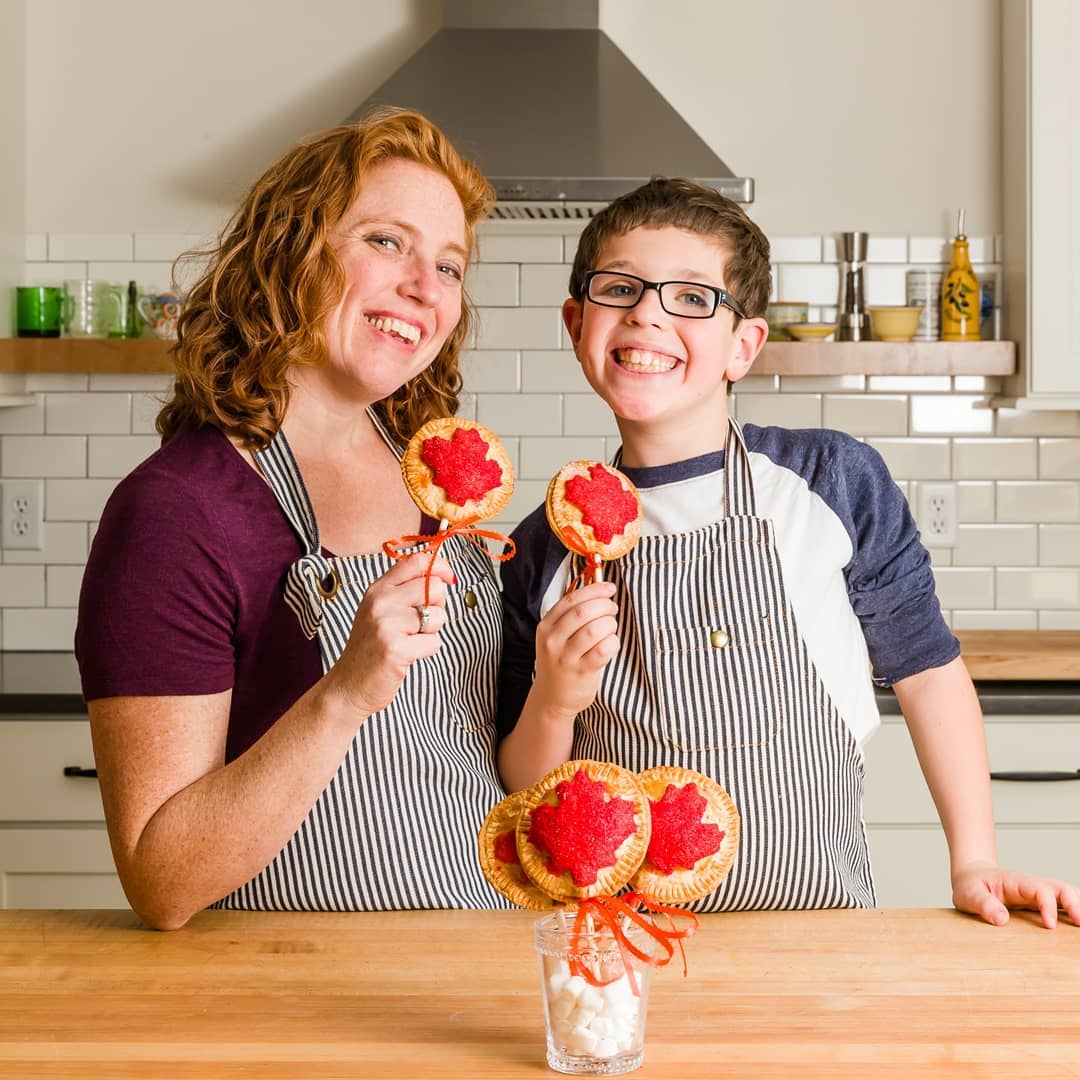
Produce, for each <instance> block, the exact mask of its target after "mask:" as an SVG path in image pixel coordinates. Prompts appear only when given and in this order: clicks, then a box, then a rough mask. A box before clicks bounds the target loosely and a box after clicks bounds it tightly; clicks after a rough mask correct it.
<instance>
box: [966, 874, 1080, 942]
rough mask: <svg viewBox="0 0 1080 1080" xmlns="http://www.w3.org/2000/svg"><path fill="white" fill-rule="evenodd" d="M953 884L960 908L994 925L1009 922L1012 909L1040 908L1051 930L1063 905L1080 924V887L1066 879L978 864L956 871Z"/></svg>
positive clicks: (1038, 909)
mask: <svg viewBox="0 0 1080 1080" xmlns="http://www.w3.org/2000/svg"><path fill="white" fill-rule="evenodd" d="M952 886H953V906H954V907H956V909H957V910H958V911H967V912H970V913H971V914H972V915H978V916H980V917H981V918H982V919H984V920H985V921H986V922H988V923H992V924H993V925H994V926H1004V925H1005V924H1006V923H1007V922H1008V921H1009V908H1026V909H1028V910H1030V911H1038V912H1039V913H1040V914H1041V915H1042V921H1043V925H1044V926H1046V927H1048V928H1050V929H1053V928H1054V927H1055V926H1057V921H1058V909H1059V908H1060V909H1061V910H1063V911H1064V912H1065V914H1066V915H1068V916H1069V918H1070V919H1071V920H1072V921H1073V922H1074V923H1075V924H1076V925H1077V926H1080V889H1078V888H1077V887H1076V886H1075V885H1070V884H1069V883H1068V882H1066V881H1057V880H1056V879H1055V878H1047V877H1039V876H1037V875H1035V874H1021V873H1018V872H1017V871H1015V870H1003V869H1002V868H1001V867H998V866H994V865H992V864H989V863H976V864H973V865H969V866H965V867H962V868H961V869H959V870H958V871H956V873H954V874H953V879H952Z"/></svg>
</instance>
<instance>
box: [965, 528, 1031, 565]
mask: <svg viewBox="0 0 1080 1080" xmlns="http://www.w3.org/2000/svg"><path fill="white" fill-rule="evenodd" d="M956 540H957V543H956V547H955V548H954V549H953V566H1036V565H1038V562H1039V558H1038V548H1039V540H1038V530H1037V529H1036V527H1035V526H1034V525H960V526H959V527H958V528H957V530H956Z"/></svg>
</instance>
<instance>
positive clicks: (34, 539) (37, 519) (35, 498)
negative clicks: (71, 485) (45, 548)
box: [0, 480, 45, 551]
mask: <svg viewBox="0 0 1080 1080" xmlns="http://www.w3.org/2000/svg"><path fill="white" fill-rule="evenodd" d="M2 490H3V513H2V514H0V533H2V539H0V547H5V548H29V549H36V550H38V551H40V550H41V547H42V541H43V539H44V532H45V526H44V524H43V521H42V519H43V517H44V514H43V510H44V503H45V483H44V481H43V480H5V481H4V482H3V485H2Z"/></svg>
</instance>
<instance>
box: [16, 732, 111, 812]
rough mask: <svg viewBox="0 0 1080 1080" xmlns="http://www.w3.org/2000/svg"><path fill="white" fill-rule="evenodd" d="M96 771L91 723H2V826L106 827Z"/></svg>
mask: <svg viewBox="0 0 1080 1080" xmlns="http://www.w3.org/2000/svg"><path fill="white" fill-rule="evenodd" d="M93 765H94V751H93V748H92V747H91V743H90V723H89V721H88V720H87V719H86V717H83V718H81V719H79V720H42V719H37V720H3V721H0V769H2V770H3V772H2V774H0V775H2V782H0V821H96V822H101V821H104V820H105V812H104V810H103V809H102V806H101V793H100V791H99V789H98V782H97V779H96V778H95V777H94V776H86V775H77V776H65V775H64V769H65V768H68V767H73V768H76V769H80V770H82V771H83V772H85V771H87V770H92V768H93Z"/></svg>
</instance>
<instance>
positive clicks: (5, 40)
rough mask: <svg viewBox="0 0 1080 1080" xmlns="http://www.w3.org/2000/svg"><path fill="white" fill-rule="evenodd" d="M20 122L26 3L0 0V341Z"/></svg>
mask: <svg viewBox="0 0 1080 1080" xmlns="http://www.w3.org/2000/svg"><path fill="white" fill-rule="evenodd" d="M25 122H26V0H0V147H2V151H0V153H2V158H0V160H2V161H3V167H2V168H0V296H2V297H3V298H4V300H3V302H2V303H0V337H6V336H8V335H10V334H11V333H12V332H13V328H12V309H13V306H14V300H13V298H14V292H13V291H12V286H13V285H17V284H18V283H19V280H20V278H21V275H22V257H23V232H24V230H25V228H26V222H25V175H26V159H25V149H24V148H25V142H26V140H25V133H24V128H25ZM9 298H11V299H10V300H9ZM0 381H2V380H0Z"/></svg>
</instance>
